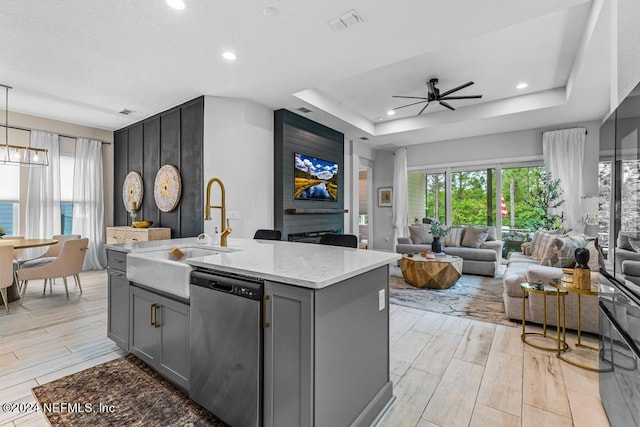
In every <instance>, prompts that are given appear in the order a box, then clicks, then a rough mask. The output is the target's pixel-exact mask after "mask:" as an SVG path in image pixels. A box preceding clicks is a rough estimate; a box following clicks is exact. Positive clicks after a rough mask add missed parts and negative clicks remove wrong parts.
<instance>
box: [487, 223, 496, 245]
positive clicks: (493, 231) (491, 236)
mask: <svg viewBox="0 0 640 427" xmlns="http://www.w3.org/2000/svg"><path fill="white" fill-rule="evenodd" d="M487 230H488V231H489V234H488V235H487V240H486V241H487V242H493V241H494V240H498V235H497V233H496V226H495V225H490V226H489V227H487Z"/></svg>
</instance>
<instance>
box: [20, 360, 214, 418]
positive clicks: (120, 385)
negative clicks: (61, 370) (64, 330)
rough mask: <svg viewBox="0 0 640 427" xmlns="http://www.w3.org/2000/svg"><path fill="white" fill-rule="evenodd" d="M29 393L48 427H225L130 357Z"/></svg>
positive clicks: (87, 370)
mask: <svg viewBox="0 0 640 427" xmlns="http://www.w3.org/2000/svg"><path fill="white" fill-rule="evenodd" d="M32 391H33V394H34V396H35V397H36V399H37V400H38V403H39V404H40V408H41V410H42V411H43V413H44V415H45V416H46V417H47V418H48V420H49V423H50V424H51V425H52V426H65V427H67V426H68V427H76V426H91V427H95V426H169V425H171V426H194V427H195V426H203V427H204V426H226V424H225V423H223V422H222V421H220V420H219V419H218V418H216V417H215V416H214V415H213V414H211V413H210V412H209V411H207V410H206V409H204V408H202V407H201V406H200V405H198V404H197V403H195V402H193V401H191V400H189V397H188V396H187V395H186V394H185V393H184V392H182V391H181V390H179V389H177V388H176V387H174V386H173V385H171V384H170V383H169V382H167V381H166V380H165V379H164V378H162V377H161V376H160V375H159V374H157V373H156V372H155V371H153V370H152V369H151V368H149V367H148V366H147V365H146V364H145V363H144V362H142V361H141V360H140V359H138V358H137V357H135V356H133V355H132V354H129V355H127V356H125V357H121V358H119V359H115V360H112V361H110V362H107V363H103V364H102V365H98V366H94V367H93V368H89V369H86V370H84V371H81V372H78V373H75V374H72V375H69V376H66V377H64V378H60V379H59V380H56V381H53V382H50V383H48V384H44V385H41V386H38V387H35V388H34V389H33V390H32Z"/></svg>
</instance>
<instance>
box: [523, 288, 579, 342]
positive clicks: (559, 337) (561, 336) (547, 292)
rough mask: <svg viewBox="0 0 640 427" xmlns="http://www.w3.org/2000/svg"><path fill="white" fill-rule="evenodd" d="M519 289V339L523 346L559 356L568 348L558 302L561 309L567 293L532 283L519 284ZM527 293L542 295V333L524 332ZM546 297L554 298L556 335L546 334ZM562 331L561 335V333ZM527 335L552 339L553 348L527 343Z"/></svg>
mask: <svg viewBox="0 0 640 427" xmlns="http://www.w3.org/2000/svg"><path fill="white" fill-rule="evenodd" d="M520 288H521V289H522V335H521V337H520V338H521V339H522V341H523V342H524V343H525V344H529V345H530V346H532V347H535V348H539V349H541V350H548V351H555V352H557V354H560V353H561V352H563V351H566V350H567V349H568V348H569V346H568V345H567V342H566V329H565V328H564V323H563V322H561V321H560V305H561V304H560V301H562V307H564V297H565V296H566V295H567V291H566V290H564V289H560V288H558V287H555V286H552V285H549V284H546V283H545V284H543V285H536V284H533V283H528V282H523V283H521V284H520ZM527 293H529V294H534V295H542V298H543V300H544V308H543V310H544V311H543V321H542V333H540V332H527V331H526V318H525V314H526V296H527ZM547 296H553V297H556V335H555V336H553V335H549V334H547ZM561 331H562V333H561ZM528 335H535V336H540V337H543V338H548V339H552V340H553V341H554V342H555V345H554V346H553V347H547V346H543V345H540V344H536V343H534V342H531V341H527V336H528Z"/></svg>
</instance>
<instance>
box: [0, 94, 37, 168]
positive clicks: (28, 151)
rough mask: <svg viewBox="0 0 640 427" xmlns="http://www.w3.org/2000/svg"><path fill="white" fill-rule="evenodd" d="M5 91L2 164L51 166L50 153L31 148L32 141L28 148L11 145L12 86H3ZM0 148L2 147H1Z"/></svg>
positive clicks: (0, 154)
mask: <svg viewBox="0 0 640 427" xmlns="http://www.w3.org/2000/svg"><path fill="white" fill-rule="evenodd" d="M0 86H2V87H3V88H4V90H5V109H4V138H5V139H4V149H2V148H0V164H4V165H19V166H49V152H48V150H47V149H45V148H35V147H31V141H29V145H28V146H26V147H22V146H20V145H11V144H9V89H13V88H12V87H11V86H7V85H3V84H2V83H0ZM0 147H2V146H1V145H0Z"/></svg>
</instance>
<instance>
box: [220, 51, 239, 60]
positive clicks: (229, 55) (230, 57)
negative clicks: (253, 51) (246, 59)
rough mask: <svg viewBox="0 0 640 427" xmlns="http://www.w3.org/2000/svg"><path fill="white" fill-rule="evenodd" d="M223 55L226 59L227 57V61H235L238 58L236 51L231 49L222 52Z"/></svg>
mask: <svg viewBox="0 0 640 427" xmlns="http://www.w3.org/2000/svg"><path fill="white" fill-rule="evenodd" d="M222 57H223V58H224V59H226V60H227V61H235V60H236V59H238V55H236V54H235V53H233V52H231V51H230V50H228V51H226V52H222Z"/></svg>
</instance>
